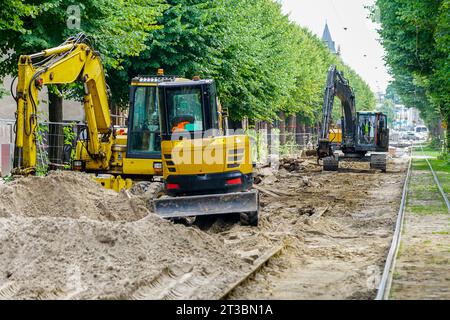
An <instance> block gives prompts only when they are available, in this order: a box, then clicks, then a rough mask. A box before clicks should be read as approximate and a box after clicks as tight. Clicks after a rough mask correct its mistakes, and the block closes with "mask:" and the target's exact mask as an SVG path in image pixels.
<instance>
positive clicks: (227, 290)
mask: <svg viewBox="0 0 450 320" xmlns="http://www.w3.org/2000/svg"><path fill="white" fill-rule="evenodd" d="M284 248H285V244H284V242H283V244H281V245H279V246H276V247H274V248H272V249H271V250H269V251H268V252H266V253H265V254H264V255H263V256H262V257H260V258H259V259H257V260H256V261H255V263H254V265H253V267H252V269H251V270H250V272H248V273H247V274H245V276H243V277H242V278H240V279H239V280H237V281H236V282H234V283H232V284H231V285H230V286H228V287H227V288H225V290H224V291H222V292H221V293H220V294H219V295H218V296H216V297H214V299H216V300H225V299H226V298H227V297H228V296H229V295H230V294H231V293H232V292H233V291H234V290H235V289H236V288H237V287H239V286H240V285H241V284H243V283H244V282H245V281H246V280H247V279H248V278H250V277H251V276H252V275H254V274H255V273H256V272H258V271H259V270H260V269H261V268H262V267H263V266H264V265H265V264H267V262H268V261H269V260H270V259H271V258H273V257H274V256H277V255H278V254H280V253H281V251H282V250H283V249H284Z"/></svg>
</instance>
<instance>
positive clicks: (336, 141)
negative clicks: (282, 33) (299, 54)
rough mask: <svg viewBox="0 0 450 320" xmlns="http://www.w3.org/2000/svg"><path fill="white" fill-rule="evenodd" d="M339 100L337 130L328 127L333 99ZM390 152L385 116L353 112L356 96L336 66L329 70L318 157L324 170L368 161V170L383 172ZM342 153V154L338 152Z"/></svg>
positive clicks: (376, 113) (367, 112)
mask: <svg viewBox="0 0 450 320" xmlns="http://www.w3.org/2000/svg"><path fill="white" fill-rule="evenodd" d="M335 97H338V98H339V100H340V101H341V108H342V118H341V120H340V129H335V128H332V127H331V123H332V111H333V105H334V99H335ZM388 149H389V129H388V128H387V117H386V115H385V114H383V113H381V112H370V111H361V112H356V105H355V94H354V93H353V89H352V87H351V86H350V84H349V82H348V80H347V79H346V78H345V77H344V74H343V73H342V72H339V71H338V70H337V68H336V66H334V65H333V66H331V67H330V69H329V71H328V77H327V85H326V88H325V96H324V103H323V118H322V126H321V130H320V132H319V139H318V143H317V158H318V161H319V160H320V159H322V161H323V170H324V171H337V170H338V168H339V162H340V161H359V162H370V168H372V169H377V170H381V171H382V172H386V153H387V151H388ZM338 151H341V152H338Z"/></svg>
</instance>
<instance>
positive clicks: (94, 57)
mask: <svg viewBox="0 0 450 320" xmlns="http://www.w3.org/2000/svg"><path fill="white" fill-rule="evenodd" d="M38 58H42V59H41V60H40V61H39V62H35V61H34V60H35V59H38ZM76 81H81V82H82V83H83V86H84V99H83V104H84V111H85V114H86V121H87V124H88V128H89V132H88V136H89V146H88V151H89V153H90V154H91V156H92V157H93V158H95V159H98V161H100V162H102V163H106V164H107V163H108V155H109V154H110V151H109V150H110V144H111V143H112V127H111V116H110V113H109V104H108V94H107V85H106V81H105V74H104V71H103V66H102V62H101V59H100V56H99V54H98V53H97V52H96V51H94V50H93V48H92V47H91V46H90V44H89V42H88V39H87V38H86V36H85V35H83V34H79V35H77V36H76V37H70V38H69V39H67V40H66V41H65V42H64V43H63V44H61V45H60V46H58V47H55V48H50V49H46V50H43V51H41V52H39V53H35V54H31V55H23V56H21V57H20V58H19V72H18V83H17V120H16V128H17V132H16V145H15V146H16V150H15V155H14V168H15V169H14V171H15V172H14V173H15V174H24V175H27V174H32V173H34V172H35V170H36V155H37V153H36V139H37V114H38V91H39V90H40V89H41V88H42V87H43V86H44V85H58V84H69V83H73V82H76Z"/></svg>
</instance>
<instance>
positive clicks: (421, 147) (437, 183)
mask: <svg viewBox="0 0 450 320" xmlns="http://www.w3.org/2000/svg"><path fill="white" fill-rule="evenodd" d="M420 149H421V150H422V154H423V153H424V151H423V146H422V145H420ZM424 158H425V161H426V162H427V163H428V166H429V167H430V170H431V173H432V174H433V178H434V182H436V185H437V187H438V189H439V192H440V193H441V196H442V198H443V199H444V202H445V204H446V205H447V211H448V213H450V201H448V197H447V194H446V193H445V191H444V188H442V185H441V182H440V181H439V178H438V176H437V175H436V172H435V171H434V170H433V166H432V165H431V163H430V161H428V158H427V157H424Z"/></svg>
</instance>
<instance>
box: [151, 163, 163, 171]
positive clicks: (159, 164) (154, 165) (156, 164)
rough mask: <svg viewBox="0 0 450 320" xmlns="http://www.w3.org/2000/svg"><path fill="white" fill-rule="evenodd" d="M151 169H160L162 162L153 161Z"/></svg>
mask: <svg viewBox="0 0 450 320" xmlns="http://www.w3.org/2000/svg"><path fill="white" fill-rule="evenodd" d="M153 169H159V170H161V169H162V162H153Z"/></svg>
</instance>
